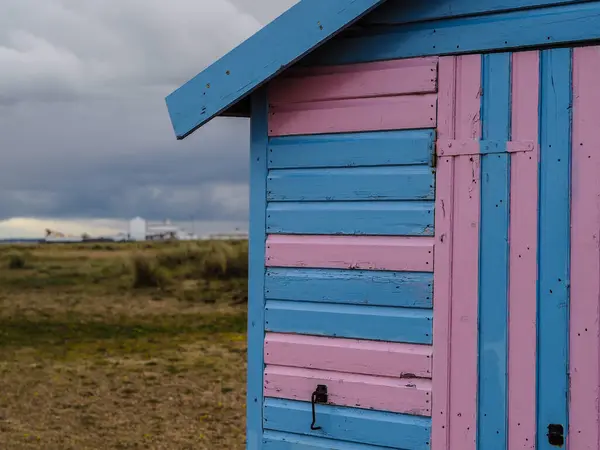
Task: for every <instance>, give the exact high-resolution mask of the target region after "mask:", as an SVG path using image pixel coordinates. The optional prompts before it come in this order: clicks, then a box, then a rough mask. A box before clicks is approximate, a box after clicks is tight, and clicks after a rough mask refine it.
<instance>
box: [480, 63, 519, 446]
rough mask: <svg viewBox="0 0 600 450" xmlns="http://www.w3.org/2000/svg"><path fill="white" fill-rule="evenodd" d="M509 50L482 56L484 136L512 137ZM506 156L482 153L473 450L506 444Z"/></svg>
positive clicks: (508, 170)
mask: <svg viewBox="0 0 600 450" xmlns="http://www.w3.org/2000/svg"><path fill="white" fill-rule="evenodd" d="M510 62H511V55H510V53H496V54H489V55H484V56H483V65H482V72H483V73H482V77H483V80H482V81H483V97H482V120H483V123H482V125H483V130H482V131H483V133H482V134H483V136H482V137H483V139H484V140H496V141H504V142H506V141H508V140H509V137H510V133H509V130H510V116H511V114H510V91H511V82H510V81H511V80H510ZM509 198H510V156H509V154H507V153H499V154H489V155H481V228H480V234H481V236H480V244H479V248H480V254H479V271H480V273H479V384H478V426H477V448H478V449H479V450H505V449H506V442H507V396H508V393H507V362H508V331H507V330H508V266H509V249H508V230H509V220H510V218H509V213H510V210H509V206H510V201H509Z"/></svg>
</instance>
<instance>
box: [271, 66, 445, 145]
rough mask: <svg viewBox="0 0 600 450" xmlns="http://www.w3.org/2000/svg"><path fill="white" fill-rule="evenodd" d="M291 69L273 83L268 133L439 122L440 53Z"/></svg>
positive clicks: (374, 128) (393, 127)
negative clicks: (296, 73) (298, 71)
mask: <svg viewBox="0 0 600 450" xmlns="http://www.w3.org/2000/svg"><path fill="white" fill-rule="evenodd" d="M293 74H294V72H292V75H289V76H284V77H282V78H280V79H278V80H277V81H276V82H274V83H273V87H272V88H271V87H270V91H269V93H270V95H269V103H270V111H269V135H270V136H287V135H302V134H321V133H341V132H360V131H379V130H401V129H411V128H433V127H435V123H436V116H437V114H436V98H437V95H436V90H437V58H424V59H413V60H405V61H396V62H386V63H375V64H358V65H354V66H352V67H351V68H348V67H346V68H344V70H339V69H336V68H323V69H319V70H316V71H315V70H306V71H303V72H301V76H294V75H293ZM398 80H403V81H402V82H398Z"/></svg>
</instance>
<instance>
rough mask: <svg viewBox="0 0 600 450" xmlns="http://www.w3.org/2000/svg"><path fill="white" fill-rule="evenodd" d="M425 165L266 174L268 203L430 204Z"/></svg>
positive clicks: (430, 189) (429, 182)
mask: <svg viewBox="0 0 600 450" xmlns="http://www.w3.org/2000/svg"><path fill="white" fill-rule="evenodd" d="M433 198H434V174H433V169H432V168H431V167H429V166H426V165H420V166H390V167H357V168H347V167H340V168H335V169H283V170H282V169H279V170H271V171H269V176H268V179H267V200H269V201H279V202H282V201H288V202H289V201H361V200H433Z"/></svg>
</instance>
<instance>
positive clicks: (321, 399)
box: [310, 384, 329, 430]
mask: <svg viewBox="0 0 600 450" xmlns="http://www.w3.org/2000/svg"><path fill="white" fill-rule="evenodd" d="M328 399H329V396H328V395H327V386H325V385H324V384H319V385H318V386H317V389H316V390H315V392H313V393H312V397H311V404H312V423H311V424H310V429H311V430H320V429H321V427H317V426H316V425H315V424H316V423H317V413H316V411H315V404H317V403H327V402H328Z"/></svg>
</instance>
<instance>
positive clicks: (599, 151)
mask: <svg viewBox="0 0 600 450" xmlns="http://www.w3.org/2000/svg"><path fill="white" fill-rule="evenodd" d="M598 73H600V47H583V48H577V49H574V52H573V91H574V92H573V101H574V104H573V162H572V170H573V176H572V183H573V184H572V189H573V191H572V212H571V214H572V216H571V310H570V317H571V319H570V357H571V361H570V377H571V393H570V404H569V409H570V418H569V422H570V424H569V428H570V433H569V435H570V437H569V448H570V449H573V450H598V449H600V250H599V248H600V177H599V176H598V174H599V173H600V134H599V133H598V117H600V85H599V84H598Z"/></svg>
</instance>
